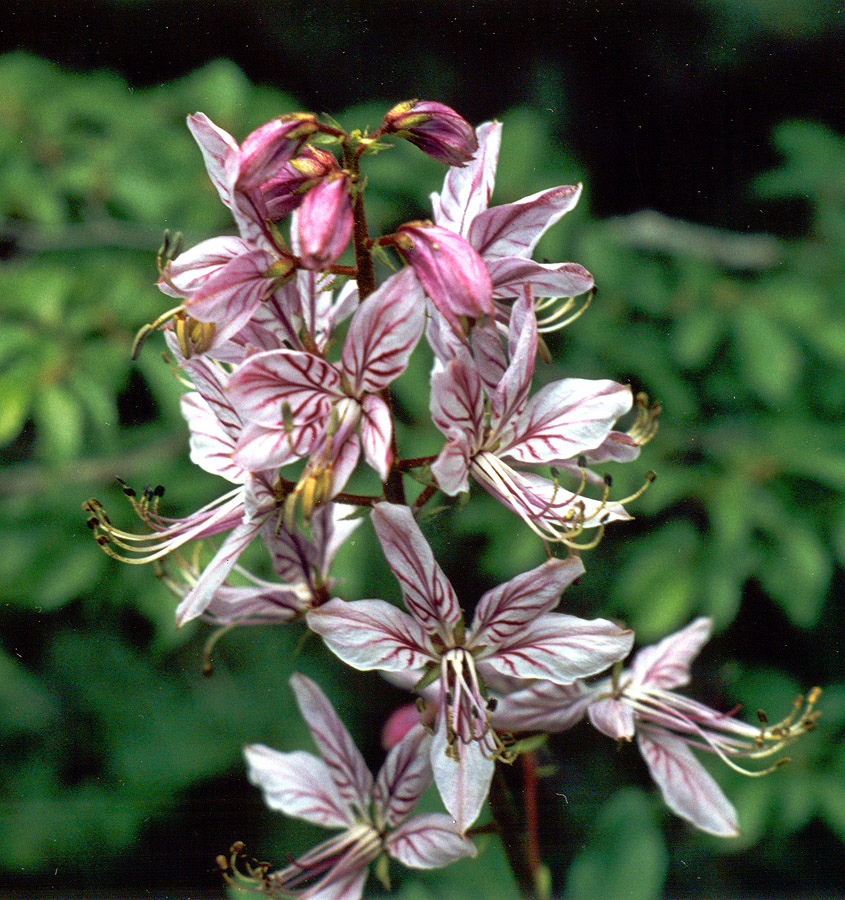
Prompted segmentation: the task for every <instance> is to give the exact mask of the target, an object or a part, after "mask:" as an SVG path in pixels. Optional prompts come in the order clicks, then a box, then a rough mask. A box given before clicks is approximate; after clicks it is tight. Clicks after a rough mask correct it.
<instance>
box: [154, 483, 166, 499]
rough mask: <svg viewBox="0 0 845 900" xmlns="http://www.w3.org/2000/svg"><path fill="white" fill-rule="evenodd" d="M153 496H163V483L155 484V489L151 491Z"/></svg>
mask: <svg viewBox="0 0 845 900" xmlns="http://www.w3.org/2000/svg"><path fill="white" fill-rule="evenodd" d="M153 496H154V497H163V496H164V485H163V484H157V485H156V486H155V490H154V491H153Z"/></svg>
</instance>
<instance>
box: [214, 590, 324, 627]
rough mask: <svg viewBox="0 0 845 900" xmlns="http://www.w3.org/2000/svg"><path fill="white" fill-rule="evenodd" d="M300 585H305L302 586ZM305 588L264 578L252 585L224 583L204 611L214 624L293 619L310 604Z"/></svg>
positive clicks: (253, 623)
mask: <svg viewBox="0 0 845 900" xmlns="http://www.w3.org/2000/svg"><path fill="white" fill-rule="evenodd" d="M299 587H300V588H301V587H302V585H300V586H299ZM309 602H310V598H309V597H308V596H307V595H306V594H305V592H304V591H303V590H296V589H294V588H291V587H287V586H286V585H283V584H271V583H269V582H265V583H263V584H260V585H255V586H253V587H233V586H232V585H229V584H222V585H221V586H220V587H219V588H218V589H217V590H216V591H215V592H214V596H213V597H212V598H211V602H210V603H209V604H208V606H206V608H205V611H204V612H203V614H202V618H203V621H206V622H212V623H213V624H214V625H232V624H238V625H275V624H278V623H280V622H290V621H291V620H293V619H294V618H296V616H298V615H299V614H300V613H303V612H305V610H306V609H308V608H309Z"/></svg>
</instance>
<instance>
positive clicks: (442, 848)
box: [385, 813, 477, 869]
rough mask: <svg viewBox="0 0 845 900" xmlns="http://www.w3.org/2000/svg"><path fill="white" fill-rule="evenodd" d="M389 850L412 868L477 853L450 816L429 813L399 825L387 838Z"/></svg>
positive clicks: (443, 864) (427, 867)
mask: <svg viewBox="0 0 845 900" xmlns="http://www.w3.org/2000/svg"><path fill="white" fill-rule="evenodd" d="M385 844H386V849H387V852H388V853H389V854H390V855H391V856H392V857H393V858H394V859H398V860H399V862H401V863H402V864H403V865H405V866H408V867H409V868H412V869H436V868H439V867H440V866H446V865H448V864H449V863H451V862H455V860H457V859H463V858H464V857H466V856H475V855H476V852H477V851H476V849H475V844H473V843H472V841H471V840H469V838H466V837H463V836H462V835H461V834H460V833H459V832H458V830H457V829H456V827H455V823H454V822H453V821H452V817H451V816H446V815H444V814H443V813H427V814H425V815H420V816H414V818H413V819H411V820H410V821H409V822H405V823H404V824H403V825H400V826H399V827H398V828H397V829H396V830H395V831H394V832H393V833H392V834H390V835H389V836H388V838H387V840H386V842H385Z"/></svg>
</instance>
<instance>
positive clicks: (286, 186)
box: [261, 146, 340, 221]
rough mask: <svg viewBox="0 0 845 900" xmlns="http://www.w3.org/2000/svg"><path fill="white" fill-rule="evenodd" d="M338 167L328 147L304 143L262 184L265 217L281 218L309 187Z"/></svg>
mask: <svg viewBox="0 0 845 900" xmlns="http://www.w3.org/2000/svg"><path fill="white" fill-rule="evenodd" d="M339 170H340V166H338V163H337V160H336V159H335V157H334V156H333V155H332V154H331V153H329V152H328V151H326V150H317V149H315V148H314V147H308V146H306V147H304V148H303V149H302V152H301V153H300V154H299V155H298V156H296V157H295V158H294V159H290V160H288V161H287V162H286V163H285V164H284V165H283V166H282V169H281V171H280V173H279V174H278V175H276V176H275V177H274V178H271V179H270V180H269V181H268V182H267V183H266V184H265V185H263V186H262V188H261V196H262V199H263V201H264V204H265V207H266V212H267V218H268V219H273V220H274V221H275V220H278V219H283V218H284V217H285V216H286V215H288V214H289V213H292V212H293V211H294V210H295V209H296V208H297V207H298V206H299V205H300V203H302V201H303V199H304V197H305V194H306V192H307V190H308V189H309V188H310V187H313V186H314V185H316V183H317V182H318V181H319V180H320V179H322V178H325V177H326V176H327V175H331V174H333V173H334V172H338V171H339Z"/></svg>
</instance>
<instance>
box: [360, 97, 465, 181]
mask: <svg viewBox="0 0 845 900" xmlns="http://www.w3.org/2000/svg"><path fill="white" fill-rule="evenodd" d="M377 134H395V135H397V136H398V137H403V138H405V140H407V141H410V142H411V143H412V144H416V146H417V147H419V148H420V150H422V151H423V152H424V153H427V154H428V155H429V156H431V157H432V158H434V159H436V160H437V161H438V162H442V163H446V165H448V166H463V165H465V164H466V163H467V162H469V161H470V160H471V159H472V156H473V154H474V153H475V152H476V150H478V140H477V139H476V136H475V132H474V131H473V130H472V126H471V125H470V124H469V122H467V121H466V119H464V118H463V117H462V116H459V115H458V114H457V113H456V112H455V110H454V109H450V108H449V107H448V106H445V105H444V104H443V103H437V102H435V101H433V100H405V101H404V102H402V103H397V104H396V106H394V107H393V109H391V110H390V111H389V112H388V113H387V115H385V117H384V119H383V120H382V123H381V127H380V128H379V130H378V132H377Z"/></svg>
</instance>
